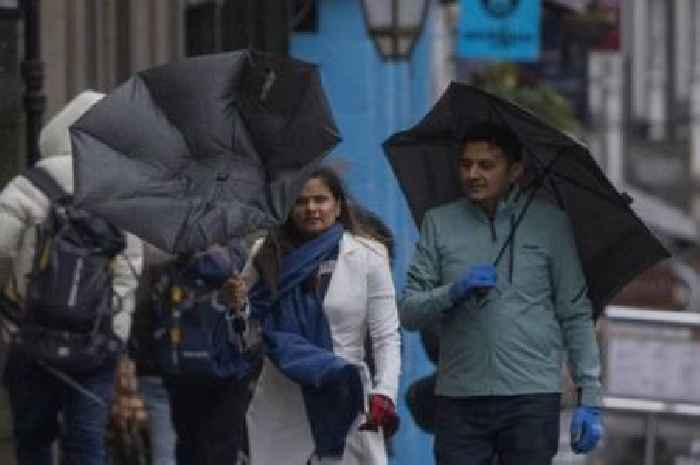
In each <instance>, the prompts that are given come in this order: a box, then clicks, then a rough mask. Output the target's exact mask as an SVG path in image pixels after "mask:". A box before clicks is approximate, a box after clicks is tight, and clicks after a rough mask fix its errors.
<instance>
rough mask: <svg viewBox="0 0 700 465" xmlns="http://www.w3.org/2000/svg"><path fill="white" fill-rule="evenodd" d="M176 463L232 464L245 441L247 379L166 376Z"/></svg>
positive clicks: (194, 464)
mask: <svg viewBox="0 0 700 465" xmlns="http://www.w3.org/2000/svg"><path fill="white" fill-rule="evenodd" d="M165 387H166V389H167V390H168V395H169V397H170V411H171V414H172V419H173V425H174V426H175V435H176V441H175V460H176V462H177V465H232V464H235V463H236V460H237V457H238V452H239V450H241V448H242V447H244V445H245V444H244V442H245V414H246V410H247V408H248V403H249V400H250V393H249V390H248V380H247V379H246V380H243V381H238V380H236V379H231V380H225V381H187V382H186V381H181V380H179V381H178V380H175V379H172V378H166V379H165Z"/></svg>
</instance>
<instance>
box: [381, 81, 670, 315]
mask: <svg viewBox="0 0 700 465" xmlns="http://www.w3.org/2000/svg"><path fill="white" fill-rule="evenodd" d="M482 123H491V124H495V125H498V126H502V127H505V128H507V129H509V130H510V131H511V132H512V133H514V134H515V135H516V136H517V137H518V139H519V141H520V142H521V144H522V146H523V159H524V161H525V164H526V171H527V173H528V175H527V176H526V178H527V179H526V182H525V183H524V187H523V189H524V191H525V192H527V193H528V194H527V195H528V196H529V199H528V202H530V201H531V200H532V198H533V196H534V195H535V193H537V194H538V195H540V194H548V195H547V197H549V198H550V199H551V200H552V201H553V202H555V203H556V204H557V205H559V206H560V207H561V208H562V209H564V210H565V211H566V212H567V213H568V216H569V218H570V220H571V223H572V225H573V228H574V234H575V236H576V243H577V247H578V252H579V256H580V257H581V262H582V266H583V270H584V273H585V275H586V279H587V281H588V295H589V297H590V299H591V301H592V303H593V306H594V310H595V316H596V317H597V316H599V314H600V312H601V311H602V310H603V308H604V307H605V305H606V304H607V303H608V302H609V301H610V300H611V299H612V298H613V297H614V296H615V294H616V293H617V292H618V291H619V290H621V289H622V287H623V286H624V285H625V284H627V283H628V282H629V281H630V280H631V279H632V278H634V276H636V275H637V274H639V273H641V272H642V271H644V270H645V269H647V268H648V267H650V266H652V265H653V264H655V263H657V262H658V261H659V260H662V259H664V258H666V257H668V256H669V254H668V252H667V251H666V249H664V247H663V246H662V245H661V244H660V243H659V241H658V240H657V239H656V238H655V237H654V236H653V235H652V234H651V233H650V232H649V230H648V229H647V227H646V226H645V225H644V224H643V223H642V221H641V220H640V219H639V218H638V217H637V216H636V215H635V213H634V212H633V211H632V209H631V208H630V206H629V204H630V202H631V199H629V197H627V196H625V195H622V194H620V193H619V192H618V191H617V190H616V189H615V188H614V187H613V186H612V184H611V183H610V181H608V179H607V178H606V177H605V174H604V173H603V172H602V170H601V169H600V167H599V166H598V165H597V163H596V162H595V160H594V159H593V157H592V156H591V154H590V152H589V151H588V149H587V148H586V147H585V146H584V145H583V144H581V143H580V142H578V141H577V140H575V139H573V138H572V137H570V136H568V135H566V134H564V133H563V132H561V131H559V130H558V129H555V128H553V127H551V126H549V125H548V124H546V123H544V122H543V121H541V120H540V119H538V118H537V117H535V116H534V115H533V114H532V113H530V112H529V111H527V110H524V109H522V108H520V107H518V106H517V105H515V104H513V103H511V102H508V101H505V100H503V99H501V98H499V97H497V96H494V95H492V94H489V93H487V92H484V91H482V90H480V89H477V88H476V87H473V86H469V85H466V84H460V83H454V82H453V83H452V84H451V85H450V86H449V88H448V89H447V91H446V92H445V94H444V95H443V96H442V97H441V98H440V100H439V101H438V102H437V103H436V104H435V106H434V107H433V108H432V110H431V111H430V112H429V113H428V115H426V116H425V117H424V118H423V120H422V121H420V122H419V123H418V124H417V125H416V126H414V127H413V128H411V129H409V130H407V131H403V132H399V133H397V134H394V135H393V136H391V137H390V138H389V139H388V140H387V141H386V142H385V143H384V150H385V153H386V155H387V157H388V159H389V162H390V164H391V166H392V168H393V170H394V173H395V174H396V177H397V178H398V180H399V183H400V185H401V188H402V189H403V192H404V194H405V195H406V198H407V200H408V205H409V208H410V209H411V213H412V214H413V218H414V220H415V222H416V223H417V224H420V222H421V221H422V218H423V215H424V213H425V212H426V210H428V209H429V208H432V207H434V206H437V205H441V204H443V203H447V202H450V201H453V200H456V199H457V198H459V197H460V196H463V195H464V193H463V192H464V191H463V188H462V186H461V183H460V181H459V178H458V174H457V169H456V168H457V164H456V159H457V156H458V153H459V151H460V150H461V149H462V147H461V140H462V136H463V135H464V134H465V133H466V130H467V128H469V127H471V126H473V125H475V124H482ZM525 210H527V208H525V209H524V210H523V214H525ZM520 218H521V219H522V215H521V216H520ZM517 224H518V223H516V228H517ZM514 231H515V229H514V230H513V232H512V233H511V238H510V239H509V240H511V239H512V235H513V233H514ZM507 242H508V241H507ZM503 250H505V246H504V249H503ZM500 256H502V253H501V254H499V258H498V259H500ZM498 259H497V260H498Z"/></svg>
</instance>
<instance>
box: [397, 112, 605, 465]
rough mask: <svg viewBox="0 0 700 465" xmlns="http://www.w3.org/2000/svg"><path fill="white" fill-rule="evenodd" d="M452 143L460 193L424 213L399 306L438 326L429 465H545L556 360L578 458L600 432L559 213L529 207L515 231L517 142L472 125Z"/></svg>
mask: <svg viewBox="0 0 700 465" xmlns="http://www.w3.org/2000/svg"><path fill="white" fill-rule="evenodd" d="M463 147H464V148H463V151H462V153H461V156H460V157H459V159H458V168H459V172H460V177H461V179H462V181H463V183H464V189H465V193H466V196H465V198H463V199H460V200H457V201H455V202H452V203H449V204H446V205H442V206H439V207H437V208H434V209H431V210H429V211H428V212H427V213H426V215H425V217H424V220H423V224H422V226H421V231H420V239H419V241H418V243H417V245H416V250H415V254H414V257H413V261H412V263H411V266H410V268H409V271H408V279H407V284H406V288H405V290H404V294H403V296H402V299H401V302H400V317H401V322H402V324H403V326H404V327H405V328H407V329H409V330H417V329H422V328H424V327H426V326H428V325H430V324H431V323H432V322H433V321H435V320H436V319H439V320H440V357H439V370H438V381H437V387H436V394H437V396H438V398H437V405H438V407H437V409H438V411H437V415H436V419H435V423H436V442H435V454H436V458H437V462H438V464H439V465H470V464H473V465H487V464H490V463H492V462H491V461H492V459H493V457H495V456H498V458H499V463H500V464H501V465H516V464H517V465H523V464H528V465H540V464H543V465H544V464H550V463H551V460H552V457H553V456H554V455H555V454H556V451H557V448H558V440H559V412H560V397H561V394H560V389H561V369H562V362H563V359H564V358H563V357H564V355H565V354H566V357H567V358H566V359H567V360H568V363H569V365H570V368H571V372H572V374H573V379H574V382H575V383H576V385H577V387H578V389H579V398H580V399H579V406H578V408H577V409H576V411H575V412H574V418H573V421H572V431H571V433H572V448H573V449H574V452H577V453H586V452H589V451H591V450H592V449H593V448H595V446H596V444H597V442H598V440H599V438H600V436H601V433H602V428H601V425H600V408H599V406H600V360H599V350H598V344H597V341H596V336H595V331H594V327H593V319H592V309H591V304H590V301H589V300H588V297H587V295H586V291H587V288H586V281H585V277H584V275H583V272H582V270H581V265H580V262H579V258H578V254H577V251H576V245H575V243H574V238H573V232H572V230H571V226H570V224H569V220H568V217H567V216H566V213H565V212H563V211H561V210H559V209H558V208H557V207H556V206H554V205H551V204H549V203H548V202H546V201H545V200H541V199H535V200H534V201H533V202H532V204H531V205H530V206H529V207H528V209H527V212H526V213H525V215H524V216H523V220H522V222H521V223H520V224H519V225H518V226H517V228H514V225H515V223H516V221H517V218H518V216H519V213H520V212H521V211H522V210H523V208H525V204H526V197H527V196H526V195H520V191H519V189H518V188H517V187H516V181H517V180H518V178H519V177H520V176H521V174H522V172H523V162H522V160H521V147H520V145H519V142H518V140H517V138H516V137H515V136H514V135H513V134H512V133H510V132H509V131H508V130H506V129H504V128H501V127H497V126H493V125H478V126H474V127H472V128H470V129H469V130H468V131H467V135H466V137H465V139H464V145H463ZM512 231H515V233H514V237H513V239H512V241H510V242H508V237H509V236H510V234H511V232H512ZM504 245H505V253H504V255H503V257H502V259H501V260H500V262H499V263H498V264H497V266H496V267H494V266H493V265H491V264H492V263H493V261H494V259H495V257H496V256H497V254H498V253H499V251H500V250H501V248H502V247H504Z"/></svg>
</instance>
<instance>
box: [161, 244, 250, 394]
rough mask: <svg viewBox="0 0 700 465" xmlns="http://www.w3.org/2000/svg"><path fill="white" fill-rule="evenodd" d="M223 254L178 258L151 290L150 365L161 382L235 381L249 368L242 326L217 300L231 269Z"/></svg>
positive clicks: (208, 252) (204, 254)
mask: <svg viewBox="0 0 700 465" xmlns="http://www.w3.org/2000/svg"><path fill="white" fill-rule="evenodd" d="M224 250H225V249H223V248H217V249H214V250H213V251H212V250H209V251H207V252H204V253H201V254H198V255H195V256H194V257H188V258H182V257H181V258H179V259H178V260H176V261H174V262H173V263H172V264H170V265H169V266H168V267H166V269H165V270H164V271H163V273H162V274H161V276H160V279H159V280H158V282H157V283H156V285H155V286H154V294H153V303H154V305H153V309H154V314H155V316H154V321H155V325H154V339H155V346H156V360H157V363H158V365H159V368H160V369H161V370H162V373H163V374H164V375H166V376H170V377H177V378H191V379H202V380H206V379H228V378H233V377H235V378H238V379H241V378H243V377H244V376H246V375H247V374H248V372H249V371H250V369H251V367H252V366H253V362H254V358H255V357H256V355H255V354H256V350H255V349H254V348H252V347H247V345H246V338H245V332H246V329H247V328H246V322H245V320H244V319H243V318H242V317H237V316H234V315H232V314H231V313H230V312H229V309H228V307H226V305H225V304H223V303H222V301H221V299H220V292H221V291H220V289H221V286H222V285H223V283H224V282H225V281H226V279H228V277H229V276H230V275H231V273H232V271H233V269H234V268H233V267H231V266H230V265H229V264H228V263H227V261H228V259H227V258H222V256H223V255H222V251H224ZM229 263H230V262H229Z"/></svg>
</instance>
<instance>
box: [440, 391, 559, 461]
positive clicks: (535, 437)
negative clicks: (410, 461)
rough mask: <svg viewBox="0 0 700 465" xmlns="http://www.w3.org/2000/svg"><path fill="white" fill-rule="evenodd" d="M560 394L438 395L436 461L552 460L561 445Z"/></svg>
mask: <svg viewBox="0 0 700 465" xmlns="http://www.w3.org/2000/svg"><path fill="white" fill-rule="evenodd" d="M560 398H561V396H560V394H533V395H522V396H488V397H465V398H454V397H438V399H437V412H436V432H435V434H436V437H435V458H436V462H437V464H438V465H491V464H493V463H494V459H497V460H498V462H496V463H498V464H499V465H550V464H551V463H552V458H553V457H554V455H555V454H556V453H557V449H558V447H559V411H560V405H559V404H560Z"/></svg>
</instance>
